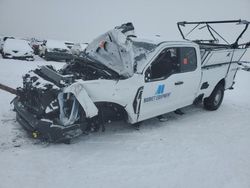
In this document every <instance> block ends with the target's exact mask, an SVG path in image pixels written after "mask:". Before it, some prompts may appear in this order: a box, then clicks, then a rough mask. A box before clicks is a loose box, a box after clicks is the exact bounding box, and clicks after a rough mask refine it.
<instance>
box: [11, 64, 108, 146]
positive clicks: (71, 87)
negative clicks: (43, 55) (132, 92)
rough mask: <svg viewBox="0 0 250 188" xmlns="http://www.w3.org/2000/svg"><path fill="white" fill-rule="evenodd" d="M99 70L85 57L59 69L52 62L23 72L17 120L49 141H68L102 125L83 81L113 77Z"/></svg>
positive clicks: (32, 132) (18, 94)
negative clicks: (51, 64) (97, 118)
mask: <svg viewBox="0 0 250 188" xmlns="http://www.w3.org/2000/svg"><path fill="white" fill-rule="evenodd" d="M97 73H98V70H97V69H96V68H95V67H93V66H88V63H87V62H85V63H83V62H81V61H76V62H74V63H72V64H68V65H67V66H66V67H64V68H63V69H61V70H59V71H57V70H55V69H54V68H53V67H52V66H42V67H40V68H38V69H35V70H33V71H30V72H29V73H27V74H26V75H24V76H23V87H22V88H18V89H17V97H16V98H15V99H14V100H13V104H14V109H15V111H16V116H17V117H16V118H17V121H18V122H19V123H20V124H21V125H22V126H23V127H24V128H25V129H26V130H27V131H28V132H29V133H31V135H32V136H33V137H35V138H41V139H44V140H46V141H49V142H67V141H68V140H70V139H71V138H74V137H77V136H79V135H81V134H82V133H83V132H86V131H88V130H89V129H91V128H93V127H98V126H99V125H97V122H96V117H97V115H98V110H97V107H96V106H95V104H94V103H93V102H92V100H91V99H90V97H89V96H88V94H87V92H86V91H85V89H84V87H83V84H82V83H83V82H84V81H86V80H95V79H102V78H103V79H111V78H112V77H111V76H110V75H109V74H106V73H105V72H101V70H100V73H99V74H97ZM79 80H80V81H79ZM78 82H79V83H78ZM79 101H80V102H79ZM83 107H86V109H88V110H87V111H86V110H84V108H83Z"/></svg>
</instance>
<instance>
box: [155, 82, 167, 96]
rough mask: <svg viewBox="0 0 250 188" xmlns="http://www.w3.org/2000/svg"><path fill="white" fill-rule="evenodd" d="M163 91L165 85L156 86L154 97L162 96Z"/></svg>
mask: <svg viewBox="0 0 250 188" xmlns="http://www.w3.org/2000/svg"><path fill="white" fill-rule="evenodd" d="M164 89H165V85H164V84H162V85H159V86H158V88H157V90H156V93H155V94H156V95H161V94H163V93H164Z"/></svg>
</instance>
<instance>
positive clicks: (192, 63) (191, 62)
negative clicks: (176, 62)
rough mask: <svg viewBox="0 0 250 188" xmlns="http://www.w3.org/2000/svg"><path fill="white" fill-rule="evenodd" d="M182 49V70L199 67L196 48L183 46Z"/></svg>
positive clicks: (192, 69)
mask: <svg viewBox="0 0 250 188" xmlns="http://www.w3.org/2000/svg"><path fill="white" fill-rule="evenodd" d="M180 49H181V52H180V61H181V62H180V67H181V69H180V70H181V72H189V71H194V70H195V69H196V67H197V57H196V52H195V49H194V48H192V47H183V48H180Z"/></svg>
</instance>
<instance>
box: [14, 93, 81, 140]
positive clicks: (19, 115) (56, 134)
mask: <svg viewBox="0 0 250 188" xmlns="http://www.w3.org/2000/svg"><path fill="white" fill-rule="evenodd" d="M13 104H14V109H15V111H16V119H17V121H18V123H20V124H21V125H22V126H23V127H24V129H25V130H26V131H27V132H28V133H29V134H30V135H31V136H32V137H33V138H39V139H42V140H45V141H48V142H57V143H58V142H64V143H68V142H69V141H70V140H71V139H72V138H75V137H78V136H80V135H81V134H82V133H83V131H82V130H81V126H80V124H73V125H70V126H67V127H64V126H62V125H54V124H53V123H52V122H50V121H46V120H39V119H38V118H36V115H34V114H32V113H30V112H29V111H28V110H27V109H26V108H25V106H24V105H23V104H22V103H21V102H20V101H19V97H16V98H15V99H14V100H13Z"/></svg>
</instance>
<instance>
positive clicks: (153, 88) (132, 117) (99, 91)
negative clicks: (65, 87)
mask: <svg viewBox="0 0 250 188" xmlns="http://www.w3.org/2000/svg"><path fill="white" fill-rule="evenodd" d="M170 47H194V48H195V50H196V54H197V68H196V70H194V71H191V72H185V73H178V74H172V75H171V76H169V77H168V78H166V79H165V80H161V81H153V82H145V71H146V70H147V68H148V67H149V66H150V64H151V63H152V62H153V61H154V59H155V58H156V57H157V55H158V54H159V53H160V52H161V51H162V50H163V49H165V48H170ZM232 53H233V50H231V49H230V50H224V51H223V50H220V51H212V52H211V53H210V54H209V57H208V58H206V59H207V60H206V61H205V62H203V64H202V66H201V57H200V49H199V46H198V45H197V44H195V43H192V42H163V43H162V44H160V45H159V47H158V50H156V51H155V54H153V55H152V56H151V57H150V58H148V63H146V64H145V65H144V67H142V66H141V67H140V68H139V69H138V70H137V72H136V73H134V74H133V76H132V77H130V78H127V79H124V80H117V81H116V80H101V79H100V80H92V81H81V84H82V86H83V87H84V90H86V92H87V93H88V96H89V97H90V99H91V100H92V101H93V103H97V102H109V103H116V104H119V105H121V106H123V107H124V109H125V110H126V112H127V114H128V122H129V123H136V122H139V121H143V120H146V119H149V118H152V117H155V116H158V115H161V114H164V113H168V112H171V111H174V110H176V109H178V108H182V107H185V106H188V105H191V104H192V103H193V102H194V100H195V99H196V98H197V97H198V96H199V95H200V94H204V97H208V96H209V95H210V94H211V92H212V91H213V89H214V88H215V86H216V85H217V84H218V83H219V81H221V80H222V79H225V80H226V89H227V88H228V87H231V86H232V84H233V80H234V75H235V73H236V71H237V64H236V63H233V64H231V66H230V67H229V63H228V64H226V63H227V62H230V61H231V60H232V61H238V60H239V59H240V57H241V56H242V54H243V53H244V50H236V51H235V54H236V53H237V54H236V56H234V58H233V59H232ZM223 63H225V64H223ZM217 64H222V65H220V66H216V65H217ZM204 66H208V67H207V68H202V67H204ZM209 66H211V67H209ZM227 72H228V73H227ZM180 81H181V82H183V84H182V85H178V86H176V85H175V83H176V82H180ZM204 82H208V84H209V87H208V88H206V89H203V90H201V89H200V88H201V85H202V83H204ZM160 85H164V89H162V88H161V89H160V90H161V92H162V93H161V94H163V95H164V96H163V97H161V98H160V99H158V98H159V97H158V96H157V95H156V93H157V92H158V89H159V86H160ZM141 87H143V92H142V97H141V101H140V104H137V105H139V106H137V109H140V110H139V114H138V113H136V112H135V110H134V107H133V102H134V100H135V97H136V94H137V91H138V89H139V88H141ZM150 97H153V98H150ZM149 98H150V100H152V101H151V102H147V100H148V99H149Z"/></svg>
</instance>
